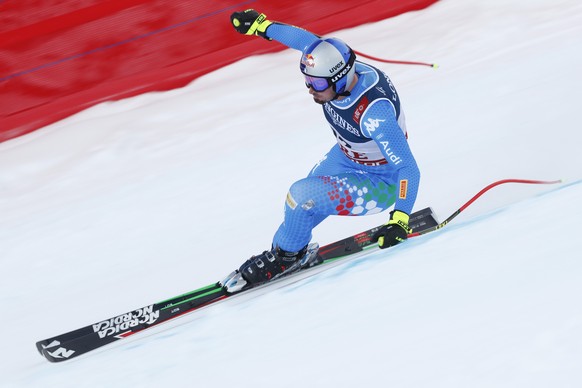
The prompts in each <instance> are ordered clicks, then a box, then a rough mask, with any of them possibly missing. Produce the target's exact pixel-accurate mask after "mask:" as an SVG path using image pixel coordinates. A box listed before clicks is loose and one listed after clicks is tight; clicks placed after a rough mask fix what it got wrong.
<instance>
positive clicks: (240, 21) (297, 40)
mask: <svg viewBox="0 0 582 388" xmlns="http://www.w3.org/2000/svg"><path fill="white" fill-rule="evenodd" d="M230 21H231V23H232V25H233V26H234V28H235V29H236V30H237V31H238V32H239V33H241V34H245V35H257V36H260V37H262V38H264V39H267V40H273V39H274V40H276V41H277V42H279V43H281V44H284V45H285V46H287V47H290V48H292V49H295V50H299V51H303V50H304V49H305V48H306V47H307V46H309V45H311V44H312V43H313V42H315V41H316V40H318V39H319V37H318V36H317V35H315V34H313V33H311V32H309V31H307V30H304V29H302V28H299V27H295V26H291V25H289V24H284V23H280V22H273V21H270V20H268V19H267V18H266V15H265V14H259V13H258V12H257V11H255V10H253V9H247V10H246V11H243V12H235V13H233V14H232V15H231V16H230Z"/></svg>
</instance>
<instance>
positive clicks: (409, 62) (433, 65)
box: [354, 50, 438, 69]
mask: <svg viewBox="0 0 582 388" xmlns="http://www.w3.org/2000/svg"><path fill="white" fill-rule="evenodd" d="M354 52H355V53H356V55H359V56H361V57H364V58H368V59H372V60H374V61H378V62H384V63H394V64H397V65H419V66H428V67H432V68H435V69H436V68H437V67H438V65H437V64H436V63H427V62H413V61H396V60H392V59H383V58H378V57H373V56H371V55H368V54H364V53H362V52H360V51H355V50H354Z"/></svg>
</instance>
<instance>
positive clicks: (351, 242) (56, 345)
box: [36, 208, 438, 362]
mask: <svg viewBox="0 0 582 388" xmlns="http://www.w3.org/2000/svg"><path fill="white" fill-rule="evenodd" d="M409 225H410V227H411V228H412V229H413V230H414V231H415V232H421V231H423V230H428V229H430V228H434V227H435V226H437V225H438V223H437V221H436V219H435V218H434V215H433V212H432V209H431V208H425V209H423V210H420V211H418V212H415V213H413V214H412V215H411V216H410V221H409ZM379 228H380V226H378V227H375V228H372V229H369V230H367V231H365V232H362V233H358V234H356V235H354V236H350V237H347V238H344V239H342V240H339V241H336V242H333V243H330V244H328V245H325V246H322V247H321V248H320V249H319V253H318V255H319V256H320V260H319V261H318V263H317V264H316V265H314V266H311V267H309V268H305V269H301V270H299V271H297V272H293V273H291V274H289V275H286V276H284V277H282V278H280V279H277V280H282V279H289V278H292V277H295V276H297V275H298V274H301V273H304V274H305V273H306V272H308V271H310V270H312V269H313V268H314V267H320V266H323V265H326V264H329V263H331V262H335V261H338V260H340V259H342V258H345V257H349V256H352V255H353V254H355V253H358V252H362V251H363V250H364V249H366V248H370V247H372V246H375V244H374V243H373V242H372V236H373V235H374V233H375V232H376V231H377V230H378V229H379ZM271 283H274V282H268V283H265V284H262V285H255V286H253V287H247V288H244V289H242V290H240V291H237V292H227V291H226V289H225V288H224V287H223V286H222V285H221V283H220V282H217V283H213V284H209V285H207V286H205V287H201V288H198V289H196V290H194V291H191V292H188V293H185V294H182V295H178V296H176V297H173V298H170V299H166V300H163V301H161V302H157V303H153V304H151V305H148V306H145V307H142V308H139V309H135V310H132V311H129V312H127V313H125V314H121V315H117V316H114V317H112V318H109V319H106V320H103V321H100V322H96V323H94V324H91V325H88V326H85V327H82V328H79V329H77V330H73V331H70V332H67V333H64V334H61V335H58V336H55V337H51V338H48V339H45V340H42V341H38V342H37V343H36V347H37V350H38V351H39V352H40V354H42V355H43V356H44V357H45V358H46V359H47V360H49V361H50V362H62V361H66V360H70V359H72V358H75V357H78V356H80V355H82V354H85V353H87V352H90V351H92V350H95V349H98V348H100V347H103V346H105V345H108V344H111V343H113V342H116V341H118V340H121V339H124V338H127V337H129V336H132V335H134V334H137V333H140V332H142V331H144V330H146V329H148V328H152V327H154V326H158V325H160V324H162V323H164V322H167V321H169V320H171V319H174V318H177V317H179V316H182V315H184V314H188V313H191V312H193V311H195V310H198V309H200V308H203V307H206V306H208V305H210V304H214V303H217V302H219V301H222V300H224V299H227V298H229V297H232V296H235V295H239V294H242V293H245V292H247V291H251V290H254V289H257V288H260V287H263V286H269V285H270V284H271Z"/></svg>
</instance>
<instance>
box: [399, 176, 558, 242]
mask: <svg viewBox="0 0 582 388" xmlns="http://www.w3.org/2000/svg"><path fill="white" fill-rule="evenodd" d="M561 182H562V181H561V180H557V181H535V180H528V179H502V180H500V181H497V182H493V183H491V184H490V185H489V186H486V187H485V188H483V189H482V190H481V191H479V192H478V193H477V194H475V195H474V196H473V198H471V199H470V200H468V201H467V202H466V203H465V204H464V205H463V206H461V207H460V208H459V209H458V210H457V211H455V212H454V213H453V214H451V215H450V216H449V218H447V219H446V220H444V221H443V222H441V223H440V224H438V225H436V226H433V227H432V228H428V229H426V230H423V231H421V232H412V233H410V234H409V235H408V237H409V238H410V237H416V236H420V235H423V234H427V233H430V232H433V231H435V230H438V229H441V228H442V227H444V226H445V225H447V224H448V223H449V222H451V220H452V219H453V218H455V217H456V216H458V215H459V214H460V213H461V212H462V211H463V210H465V209H466V208H468V207H469V206H470V205H471V204H472V203H473V202H475V201H476V200H477V198H479V197H480V196H482V195H483V194H485V193H486V192H487V191H489V190H491V189H492V188H494V187H495V186H499V185H502V184H504V183H525V184H534V185H553V184H556V183H561Z"/></svg>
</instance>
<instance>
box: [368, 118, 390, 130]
mask: <svg viewBox="0 0 582 388" xmlns="http://www.w3.org/2000/svg"><path fill="white" fill-rule="evenodd" d="M384 121H386V120H380V119H373V118H371V117H370V118H369V119H368V120H367V121H366V122H365V123H364V127H366V129H367V130H368V132H369V133H370V134H372V132H374V131H375V130H376V129H378V127H379V126H380V123H383V122H384Z"/></svg>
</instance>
